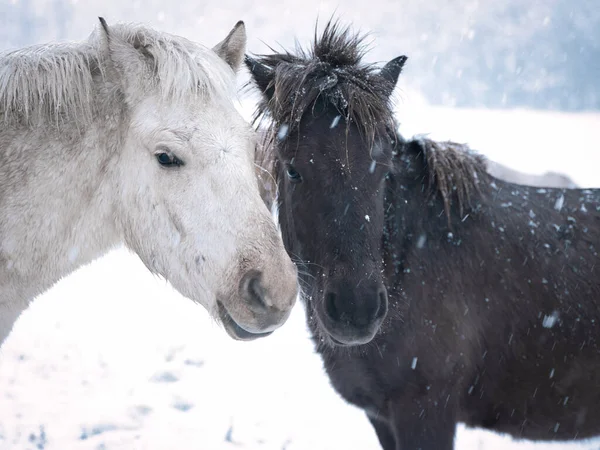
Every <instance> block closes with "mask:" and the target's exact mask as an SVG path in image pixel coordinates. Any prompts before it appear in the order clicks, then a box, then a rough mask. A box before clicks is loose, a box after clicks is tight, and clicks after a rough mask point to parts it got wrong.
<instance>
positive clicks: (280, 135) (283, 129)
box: [277, 123, 290, 141]
mask: <svg viewBox="0 0 600 450" xmlns="http://www.w3.org/2000/svg"><path fill="white" fill-rule="evenodd" d="M289 130H290V126H289V125H288V124H285V123H284V124H283V125H281V126H280V127H279V131H278V132H277V139H279V140H280V141H283V140H284V139H285V138H286V137H287V135H288V132H289Z"/></svg>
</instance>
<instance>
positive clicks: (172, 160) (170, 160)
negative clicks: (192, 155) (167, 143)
mask: <svg viewBox="0 0 600 450" xmlns="http://www.w3.org/2000/svg"><path fill="white" fill-rule="evenodd" d="M156 160H157V161H158V163H159V164H160V165H161V166H165V167H173V166H183V161H181V160H180V159H179V158H177V157H176V156H174V155H171V154H170V153H167V152H158V153H156Z"/></svg>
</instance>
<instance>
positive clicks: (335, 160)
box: [246, 22, 406, 345]
mask: <svg viewBox="0 0 600 450" xmlns="http://www.w3.org/2000/svg"><path fill="white" fill-rule="evenodd" d="M362 56H363V37H360V36H358V35H354V34H351V33H350V32H349V30H348V29H347V28H344V29H342V28H340V27H339V26H338V25H337V24H336V23H332V22H329V23H328V24H327V26H326V28H325V30H324V32H323V34H322V35H321V36H320V37H317V36H316V35H315V42H314V44H313V46H312V48H311V49H309V50H308V51H304V50H302V49H298V50H297V51H296V52H295V53H289V52H284V53H279V54H272V55H263V56H260V57H257V58H256V59H253V58H250V57H247V59H246V64H247V66H248V68H249V69H250V72H251V74H252V79H253V81H254V83H255V85H256V86H257V87H258V88H259V89H260V90H261V92H262V93H263V100H262V102H261V103H260V104H259V109H258V115H257V117H258V118H267V119H268V121H269V122H268V123H269V133H267V135H268V136H270V138H271V139H272V142H269V143H268V144H269V145H265V152H267V153H266V155H263V156H266V157H265V158H264V160H263V161H262V163H263V164H264V163H265V161H267V162H270V163H271V164H272V166H271V168H272V171H273V174H274V177H275V179H276V181H277V188H278V200H279V222H280V225H281V229H282V233H283V238H284V242H285V244H286V248H287V250H288V252H289V253H290V255H291V256H292V257H293V258H294V259H295V260H296V262H297V263H298V265H299V266H300V269H301V270H300V272H301V275H300V277H301V283H302V285H303V290H304V297H305V300H306V303H307V308H308V314H309V317H312V324H313V325H314V326H315V327H316V329H317V330H318V332H319V334H320V335H321V337H323V338H326V339H327V341H328V342H330V343H334V344H338V345H339V344H341V345H357V344H364V343H367V342H369V341H370V340H371V339H372V338H373V337H374V336H375V334H376V333H377V331H378V330H379V327H380V325H381V322H382V321H383V319H384V317H385V315H386V313H387V309H388V299H387V291H386V287H385V285H384V283H383V275H382V269H383V268H382V250H381V243H382V235H383V229H384V188H385V178H386V174H387V173H388V172H389V171H390V170H391V167H392V154H393V153H394V146H395V139H396V136H395V132H394V130H395V129H396V127H395V121H394V118H393V113H392V106H391V101H390V97H391V94H392V91H393V90H394V87H395V85H396V81H397V79H398V76H399V74H400V71H401V70H402V66H403V65H404V62H405V61H406V57H405V56H400V57H398V58H395V59H393V60H392V61H390V62H389V63H387V64H386V65H385V66H384V67H383V68H382V69H378V68H376V67H374V66H372V65H367V64H365V63H363V62H361V59H362ZM271 144H272V145H271Z"/></svg>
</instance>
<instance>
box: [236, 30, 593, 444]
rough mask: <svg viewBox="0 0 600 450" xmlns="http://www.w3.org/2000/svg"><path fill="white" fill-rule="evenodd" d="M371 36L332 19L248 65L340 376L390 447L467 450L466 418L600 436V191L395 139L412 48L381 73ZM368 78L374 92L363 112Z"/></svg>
mask: <svg viewBox="0 0 600 450" xmlns="http://www.w3.org/2000/svg"><path fill="white" fill-rule="evenodd" d="M359 44H360V40H359V39H357V38H356V37H352V36H350V35H349V34H348V32H347V30H344V31H341V32H340V31H339V29H337V28H336V26H334V25H331V24H329V25H328V27H327V28H326V30H325V33H324V35H323V37H322V38H321V39H320V40H316V42H315V46H314V49H313V50H312V53H311V54H305V53H301V54H300V55H298V56H296V55H291V54H289V53H284V54H279V55H270V56H265V57H261V58H260V59H259V61H255V60H250V59H249V60H248V61H247V62H248V66H249V67H250V69H251V72H252V74H253V78H254V81H255V82H256V84H257V85H258V87H259V88H260V89H261V90H262V92H263V93H264V94H265V102H264V103H263V104H262V105H261V107H260V112H262V113H266V114H268V115H269V116H270V118H271V119H272V120H273V128H272V131H273V136H277V138H276V139H275V152H276V153H275V159H274V161H273V162H274V176H275V178H276V180H277V185H278V189H279V201H280V212H279V221H280V224H281V227H282V231H283V237H284V242H285V244H286V248H287V249H288V251H289V252H290V254H291V255H292V256H293V257H295V258H296V259H297V262H298V264H299V266H300V268H301V271H300V272H301V275H300V277H301V282H302V286H303V289H304V293H305V303H306V307H307V315H308V323H309V327H310V329H311V331H312V334H313V336H314V338H315V342H316V345H317V349H318V351H319V353H320V354H321V355H322V358H323V360H324V363H325V368H326V370H327V373H328V374H329V377H330V379H331V381H332V383H333V386H334V387H335V389H336V390H337V391H338V392H339V393H340V394H341V395H342V396H343V397H344V398H345V399H346V400H347V401H349V402H351V403H353V404H354V405H357V406H359V407H361V408H363V409H364V410H365V411H366V413H367V415H368V417H369V420H370V421H371V423H372V424H373V426H374V427H375V429H376V432H377V435H378V437H379V440H380V442H381V445H382V447H383V448H384V449H386V450H388V449H389V450H414V449H422V450H449V449H452V448H453V441H454V433H455V426H456V423H457V422H464V423H466V424H467V425H469V426H473V427H481V428H486V429H489V430H493V431H498V432H506V433H510V434H511V435H513V436H517V437H522V438H527V439H534V440H538V439H539V440H569V439H575V438H586V437H592V436H594V435H598V434H600V348H599V347H598V344H599V342H600V323H598V321H599V320H600V257H599V255H598V252H599V251H600V191H598V190H576V189H572V190H569V189H551V188H545V189H543V188H538V187H535V188H534V187H526V186H520V185H515V184H510V183H506V182H502V181H500V180H498V179H495V178H493V177H492V176H491V175H489V174H488V173H487V172H486V170H485V162H484V160H483V159H482V158H480V157H478V156H477V155H475V154H473V153H471V152H470V151H468V149H466V147H463V146H460V145H457V144H451V143H436V142H433V141H430V140H426V139H422V140H410V141H405V140H403V139H402V138H401V137H399V136H395V135H394V133H393V132H391V131H390V122H393V119H390V118H391V117H392V114H391V108H388V109H387V110H385V108H383V106H382V105H383V103H387V102H388V101H389V94H390V92H391V91H390V89H389V87H390V85H391V86H392V87H393V85H394V84H395V82H396V79H397V77H398V74H399V72H400V69H401V66H402V64H403V63H404V60H405V58H404V59H402V60H401V61H400V62H398V61H399V60H398V59H396V60H393V61H392V62H390V63H389V64H388V65H386V66H385V67H384V68H383V69H382V70H381V72H375V71H373V69H372V68H368V67H366V66H360V57H361V56H362V54H361V52H360V51H359ZM349 55H350V56H349ZM394 65H396V67H394ZM398 65H399V67H398ZM361 67H362V69H361ZM396 69H397V70H396ZM295 71H296V72H295ZM331 78H335V82H333V81H331ZM290 80H291V81H290ZM376 84H381V85H383V86H384V87H385V89H381V90H379V91H378V90H377V87H376ZM348 85H352V86H353V87H348ZM361 89H362V90H363V91H365V92H366V93H367V94H368V95H374V96H375V97H374V98H375V99H373V98H371V101H370V102H364V103H360V102H359V101H356V98H355V97H354V105H355V106H354V111H352V108H353V106H352V104H353V102H352V101H349V100H348V98H347V97H349V96H350V97H352V96H357V95H359V94H360V90H361ZM290 92H292V93H295V96H296V97H295V98H293V99H292V100H289V102H288V104H289V105H298V104H301V105H302V106H301V108H300V109H299V110H293V114H290V113H289V112H290V111H292V109H290V110H286V109H285V106H286V103H285V101H283V100H282V99H283V98H286V99H287V98H288V96H289V95H290ZM284 94H285V97H282V95H284ZM350 94H351V95H350ZM367 94H366V95H367ZM292 97H293V96H292ZM340 97H341V98H344V99H345V100H344V101H339V98H340ZM377 99H379V103H378V100H377ZM302 102H304V104H302ZM366 104H368V105H372V106H373V108H374V109H371V110H368V108H366V107H365V105H366ZM282 105H283V106H282ZM293 107H295V106H293ZM340 116H341V118H340ZM388 116H389V117H388ZM336 117H337V119H336ZM365 119H366V120H365ZM369 119H373V121H372V123H370V122H369ZM388 119H389V120H388ZM361 120H363V123H362V124H361V123H360V121H361ZM339 121H343V122H344V124H343V125H342V126H339V127H338V126H337V125H338V122H339ZM282 129H283V130H284V131H285V133H283V132H282V131H281V130H282ZM381 283H383V286H384V288H382V287H381ZM382 311H383V313H382ZM373 330H375V331H373Z"/></svg>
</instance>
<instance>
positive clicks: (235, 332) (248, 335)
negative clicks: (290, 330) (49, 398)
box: [217, 300, 273, 341]
mask: <svg viewBox="0 0 600 450" xmlns="http://www.w3.org/2000/svg"><path fill="white" fill-rule="evenodd" d="M217 307H218V311H219V318H220V319H221V322H222V323H223V326H224V327H225V331H227V334H228V335H229V336H231V337H232V338H233V339H235V340H238V341H252V340H254V339H258V338H261V337H265V336H268V335H270V334H271V333H273V332H272V331H268V332H266V333H252V332H250V331H248V330H246V329H244V328H242V327H241V326H240V325H238V323H237V322H236V321H235V320H234V319H233V317H231V314H229V312H228V311H227V309H226V308H225V306H223V303H221V302H220V301H219V300H217Z"/></svg>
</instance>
